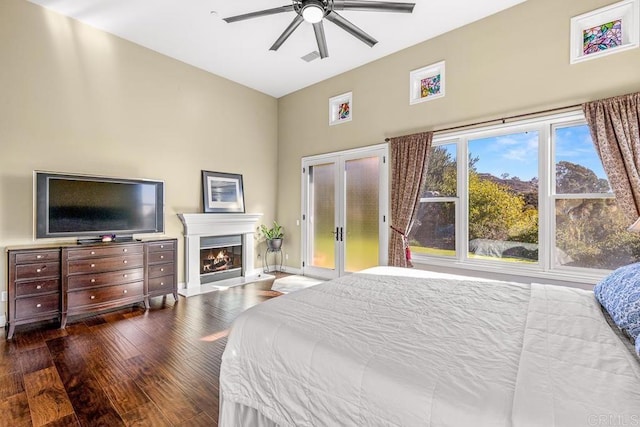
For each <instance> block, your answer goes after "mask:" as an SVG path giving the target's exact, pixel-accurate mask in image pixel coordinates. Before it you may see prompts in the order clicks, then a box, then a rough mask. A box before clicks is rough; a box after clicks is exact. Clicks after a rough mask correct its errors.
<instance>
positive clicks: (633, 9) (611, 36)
mask: <svg viewBox="0 0 640 427" xmlns="http://www.w3.org/2000/svg"><path fill="white" fill-rule="evenodd" d="M639 2H640V0H623V1H621V2H618V3H614V4H612V5H609V6H606V7H602V8H600V9H596V10H593V11H591V12H588V13H584V14H582V15H579V16H574V17H573V18H571V57H570V63H571V64H575V63H577V62H582V61H586V60H589V59H595V58H601V57H603V56H606V55H610V54H612V53H618V52H622V51H625V50H628V49H633V48H636V47H638V46H639V44H638V41H639V39H640V31H638V30H639V27H638V20H639V19H640V11H639V8H638V4H639Z"/></svg>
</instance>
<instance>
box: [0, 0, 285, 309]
mask: <svg viewBox="0 0 640 427" xmlns="http://www.w3.org/2000/svg"><path fill="white" fill-rule="evenodd" d="M277 113H278V110H277V100H276V99H275V98H272V97H270V96H267V95H264V94H261V93H259V92H256V91H254V90H252V89H249V88H246V87H244V86H241V85H238V84H236V83H232V82H230V81H228V80H225V79H223V78H220V77H217V76H214V75H212V74H209V73H206V72H204V71H202V70H199V69H196V68H193V67H191V66H188V65H185V64H184V63H181V62H178V61H176V60H173V59H170V58H167V57H165V56H162V55H159V54H157V53H155V52H153V51H151V50H148V49H145V48H143V47H140V46H138V45H135V44H132V43H129V42H126V41H124V40H122V39H120V38H117V37H114V36H112V35H110V34H107V33H104V32H102V31H99V30H96V29H94V28H91V27H89V26H86V25H83V24H80V23H78V22H76V21H74V20H71V19H68V18H66V17H63V16H61V15H57V14H55V13H53V12H50V11H48V10H47V9H44V8H41V7H39V6H36V5H33V4H31V3H28V2H27V1H25V0H2V1H1V2H0V150H1V151H0V153H1V154H0V245H2V246H7V245H15V244H25V243H31V242H32V239H33V232H32V172H33V170H34V169H43V170H53V171H62V172H77V173H91V174H100V175H109V176H123V177H140V178H149V179H161V180H164V181H165V190H166V212H165V215H166V235H167V236H171V237H177V238H178V239H179V242H180V251H179V257H180V267H179V280H180V281H183V280H184V278H183V276H184V267H183V265H182V260H183V255H182V249H183V241H182V226H181V223H180V221H179V219H178V217H177V216H176V214H177V213H181V212H192V213H193V212H202V201H201V200H202V192H201V170H203V169H204V170H211V171H222V172H232V173H241V174H243V179H244V188H245V204H246V211H247V212H261V213H264V214H265V220H267V221H271V220H272V219H273V218H274V213H275V198H276V173H275V172H274V171H275V169H276V166H277V153H276V151H277ZM248 124H249V125H248ZM0 277H1V278H2V280H0V283H1V284H2V285H1V286H0V290H6V259H5V257H4V256H3V257H2V258H1V261H0ZM3 305H4V304H2V305H0V307H1V306H3ZM3 313H4V310H2V309H0V315H2V314H3Z"/></svg>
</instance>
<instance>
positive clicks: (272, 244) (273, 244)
mask: <svg viewBox="0 0 640 427" xmlns="http://www.w3.org/2000/svg"><path fill="white" fill-rule="evenodd" d="M281 247H282V239H267V249H269V250H272V251H279V250H280V248H281Z"/></svg>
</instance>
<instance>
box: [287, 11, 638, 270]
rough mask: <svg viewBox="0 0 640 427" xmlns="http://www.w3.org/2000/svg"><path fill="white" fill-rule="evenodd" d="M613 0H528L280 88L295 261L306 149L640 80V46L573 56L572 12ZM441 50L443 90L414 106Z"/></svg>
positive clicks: (548, 104)
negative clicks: (412, 97)
mask: <svg viewBox="0 0 640 427" xmlns="http://www.w3.org/2000/svg"><path fill="white" fill-rule="evenodd" d="M609 3H611V1H610V0H565V1H557V0H528V1H527V2H525V3H522V4H520V5H518V6H515V7H513V8H511V9H508V10H506V11H504V12H502V13H499V14H496V15H493V16H490V17H488V18H486V19H484V20H482V21H479V22H476V23H473V24H470V25H468V26H466V27H463V28H460V29H458V30H455V31H452V32H449V33H447V34H444V35H442V36H440V37H438V38H436V39H433V40H430V41H427V42H424V43H421V44H419V45H416V46H413V47H411V48H408V49H406V50H404V51H401V52H398V53H396V54H394V55H390V56H387V57H385V58H382V59H380V60H378V61H376V62H373V63H371V64H368V65H365V66H363V67H361V68H359V69H356V70H353V71H350V72H347V73H344V74H342V75H340V76H337V77H335V78H332V79H330V80H326V81H324V82H321V83H318V84H316V85H314V86H311V87H309V88H306V89H303V90H300V91H298V92H296V93H293V94H291V95H288V96H285V97H283V98H280V99H279V100H278V105H279V114H278V122H279V148H278V153H279V157H280V164H281V165H286V167H281V168H280V172H279V176H278V208H277V216H278V219H279V220H280V221H281V222H282V223H283V224H284V226H285V227H286V231H287V235H286V240H285V244H286V246H285V248H286V252H288V253H289V260H288V265H289V266H291V267H296V268H300V266H301V260H300V258H301V257H300V252H301V248H300V240H301V236H300V227H297V226H296V219H299V218H300V215H301V214H300V205H301V202H300V191H301V190H300V182H301V179H300V173H301V171H300V168H299V166H300V164H301V158H302V157H303V156H309V155H313V154H319V153H326V152H331V151H336V150H343V149H348V148H354V147H361V146H366V145H372V144H377V143H380V142H383V141H384V139H385V138H386V137H391V136H400V135H405V134H410V133H414V132H416V131H424V130H437V129H443V128H445V127H448V126H451V125H456V124H462V123H472V122H475V121H479V120H483V119H494V118H499V117H503V116H508V115H512V114H518V113H527V112H535V111H540V110H543V109H547V108H554V107H561V106H566V105H572V104H576V103H581V102H584V101H587V100H594V99H599V98H604V97H608V96H613V95H619V94H624V93H629V92H635V91H638V90H640V72H639V70H640V49H634V50H631V51H626V52H622V53H619V54H615V55H610V56H607V57H603V58H600V59H595V60H590V61H586V62H583V63H579V64H576V65H570V64H569V32H570V28H569V26H570V18H571V17H572V16H575V15H579V14H581V13H584V12H587V11H590V10H593V9H596V8H599V7H601V6H604V5H607V4H609ZM363 49H366V47H365V46H364V45H363ZM374 49H375V48H374ZM441 60H445V61H446V96H445V97H444V98H440V99H436V100H433V101H430V102H424V103H421V104H417V105H413V106H410V105H409V87H408V84H409V83H408V82H409V72H410V71H411V70H414V69H417V68H421V67H423V66H426V65H429V64H432V63H435V62H438V61H441ZM348 91H352V92H353V121H351V122H347V123H344V124H340V125H337V126H328V100H329V98H330V97H332V96H335V95H338V94H341V93H344V92H348Z"/></svg>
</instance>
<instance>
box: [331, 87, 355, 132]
mask: <svg viewBox="0 0 640 427" xmlns="http://www.w3.org/2000/svg"><path fill="white" fill-rule="evenodd" d="M352 118H353V96H352V94H351V92H347V93H343V94H342V95H338V96H334V97H333V98H331V99H329V125H330V126H333V125H337V124H340V123H345V122H350V121H351V119H352Z"/></svg>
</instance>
